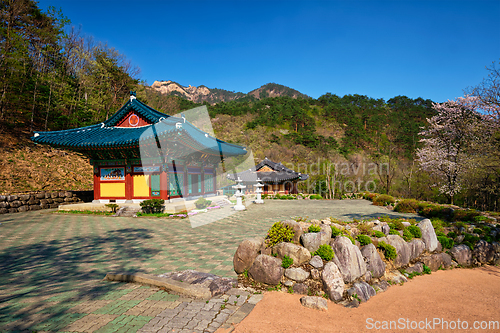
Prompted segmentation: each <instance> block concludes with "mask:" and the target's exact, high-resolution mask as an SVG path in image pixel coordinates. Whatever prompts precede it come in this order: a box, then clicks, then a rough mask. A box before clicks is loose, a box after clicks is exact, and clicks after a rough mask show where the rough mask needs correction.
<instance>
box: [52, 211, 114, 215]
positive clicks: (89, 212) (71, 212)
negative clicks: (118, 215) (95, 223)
mask: <svg viewBox="0 0 500 333" xmlns="http://www.w3.org/2000/svg"><path fill="white" fill-rule="evenodd" d="M54 213H58V214H86V215H107V216H111V215H113V212H96V211H93V210H58V211H55V212H54Z"/></svg>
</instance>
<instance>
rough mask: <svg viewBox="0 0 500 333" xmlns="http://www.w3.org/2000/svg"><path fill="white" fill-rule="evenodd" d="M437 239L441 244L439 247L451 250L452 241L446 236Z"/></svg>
mask: <svg viewBox="0 0 500 333" xmlns="http://www.w3.org/2000/svg"><path fill="white" fill-rule="evenodd" d="M437 239H438V241H439V242H440V243H441V246H443V249H451V248H452V247H453V244H454V242H453V239H451V238H448V237H446V236H437Z"/></svg>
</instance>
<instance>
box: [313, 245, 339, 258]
mask: <svg viewBox="0 0 500 333" xmlns="http://www.w3.org/2000/svg"><path fill="white" fill-rule="evenodd" d="M313 255H318V256H320V257H321V259H323V260H325V261H330V260H332V259H333V257H334V256H335V253H334V252H333V249H332V247H331V246H330V245H328V244H323V245H320V247H319V248H318V249H317V250H316V251H315V252H314V253H313Z"/></svg>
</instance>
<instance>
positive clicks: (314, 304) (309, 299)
mask: <svg viewBox="0 0 500 333" xmlns="http://www.w3.org/2000/svg"><path fill="white" fill-rule="evenodd" d="M300 304H302V306H305V307H306V308H311V309H315V310H321V311H326V310H328V303H327V302H326V299H324V298H322V297H318V296H304V297H301V298H300Z"/></svg>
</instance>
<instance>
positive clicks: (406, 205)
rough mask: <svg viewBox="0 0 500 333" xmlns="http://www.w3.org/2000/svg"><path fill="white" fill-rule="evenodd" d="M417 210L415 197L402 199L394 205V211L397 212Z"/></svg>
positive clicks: (414, 211)
mask: <svg viewBox="0 0 500 333" xmlns="http://www.w3.org/2000/svg"><path fill="white" fill-rule="evenodd" d="M417 210H418V201H417V200H415V199H404V200H401V201H400V202H398V203H397V205H396V207H394V211H395V212H399V213H416V212H417Z"/></svg>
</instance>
